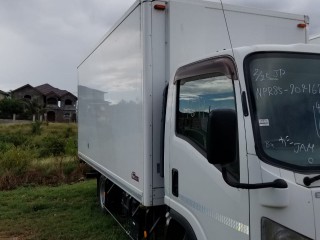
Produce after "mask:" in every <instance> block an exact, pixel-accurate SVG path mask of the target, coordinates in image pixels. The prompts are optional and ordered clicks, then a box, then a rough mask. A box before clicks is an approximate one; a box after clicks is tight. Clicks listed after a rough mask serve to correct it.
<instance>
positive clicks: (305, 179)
mask: <svg viewBox="0 0 320 240" xmlns="http://www.w3.org/2000/svg"><path fill="white" fill-rule="evenodd" d="M318 180H320V175H318V176H315V177H312V178H310V177H305V178H304V179H303V183H304V185H306V186H310V185H311V183H314V182H316V181H318Z"/></svg>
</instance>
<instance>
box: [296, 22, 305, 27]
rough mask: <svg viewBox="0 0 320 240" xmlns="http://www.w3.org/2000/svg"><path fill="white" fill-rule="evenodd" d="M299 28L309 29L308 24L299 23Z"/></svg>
mask: <svg viewBox="0 0 320 240" xmlns="http://www.w3.org/2000/svg"><path fill="white" fill-rule="evenodd" d="M297 27H298V28H306V27H307V24H306V23H299V24H298V25H297Z"/></svg>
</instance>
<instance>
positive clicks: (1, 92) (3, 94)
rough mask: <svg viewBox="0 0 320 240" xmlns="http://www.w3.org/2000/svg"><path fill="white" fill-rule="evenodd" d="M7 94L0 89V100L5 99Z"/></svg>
mask: <svg viewBox="0 0 320 240" xmlns="http://www.w3.org/2000/svg"><path fill="white" fill-rule="evenodd" d="M8 96H9V94H8V93H6V92H4V91H1V90H0V100H2V99H5V98H7V97H8Z"/></svg>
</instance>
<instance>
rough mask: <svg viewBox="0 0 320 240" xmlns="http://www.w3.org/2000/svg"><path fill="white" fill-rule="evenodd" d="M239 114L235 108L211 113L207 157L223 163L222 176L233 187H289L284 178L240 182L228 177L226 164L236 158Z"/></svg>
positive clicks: (210, 161)
mask: <svg viewBox="0 0 320 240" xmlns="http://www.w3.org/2000/svg"><path fill="white" fill-rule="evenodd" d="M237 129H238V128H237V114H236V112H235V111H234V110H231V109H230V110H229V109H219V110H213V111H211V112H210V113H209V119H208V128H207V159H208V161H209V163H211V164H221V165H222V177H223V179H224V181H225V182H226V183H227V184H228V185H229V186H231V187H234V188H242V189H261V188H287V187H288V184H287V182H286V181H285V180H283V179H275V180H274V181H273V182H267V183H255V184H247V183H239V182H234V181H233V180H230V179H229V178H228V174H227V169H226V166H225V165H227V164H229V163H232V162H233V161H234V160H235V159H236V154H237V138H238V134H237Z"/></svg>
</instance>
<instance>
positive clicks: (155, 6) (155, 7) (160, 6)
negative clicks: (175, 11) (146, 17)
mask: <svg viewBox="0 0 320 240" xmlns="http://www.w3.org/2000/svg"><path fill="white" fill-rule="evenodd" d="M154 9H156V10H161V11H163V10H165V9H166V5H162V4H156V5H154Z"/></svg>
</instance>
